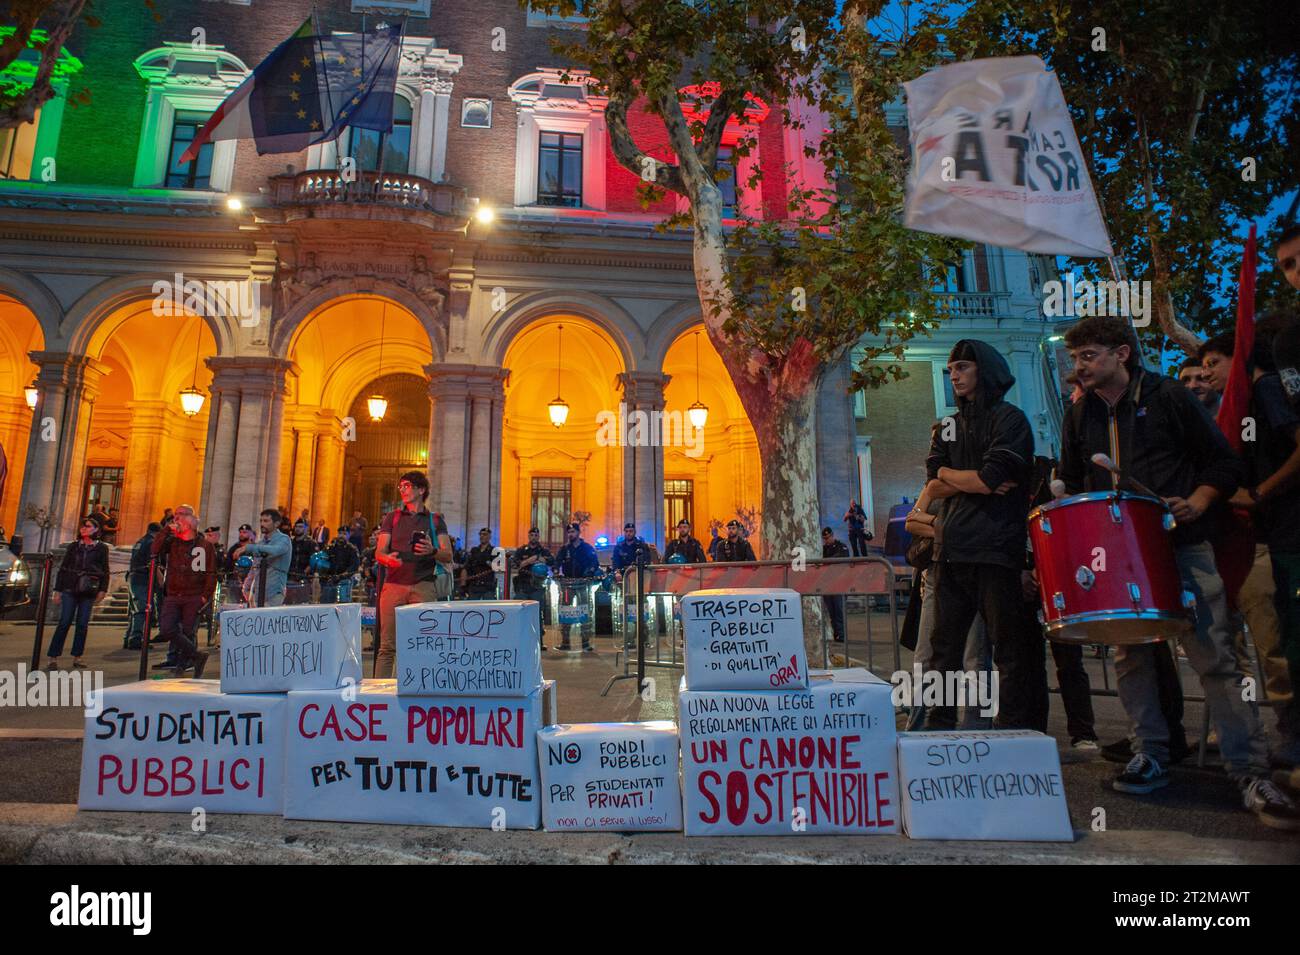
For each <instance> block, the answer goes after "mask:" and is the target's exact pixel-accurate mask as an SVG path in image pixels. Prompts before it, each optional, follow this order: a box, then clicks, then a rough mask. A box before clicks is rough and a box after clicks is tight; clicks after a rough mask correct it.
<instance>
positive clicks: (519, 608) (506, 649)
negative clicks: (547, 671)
mask: <svg viewBox="0 0 1300 955" xmlns="http://www.w3.org/2000/svg"><path fill="white" fill-rule="evenodd" d="M396 617H397V692H398V693H400V694H402V695H403V696H512V697H525V696H528V695H529V694H531V693H532V692H533V691H534V690H535V689H536V688H537V686H538V684H540V683H541V682H542V653H541V637H540V634H539V633H538V629H537V628H538V626H539V624H538V618H537V601H535V600H474V601H465V600H458V601H447V602H441V603H423V604H411V605H408V606H405V607H398V608H397V614H396Z"/></svg>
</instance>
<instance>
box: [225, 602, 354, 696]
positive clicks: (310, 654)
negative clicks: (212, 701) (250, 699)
mask: <svg viewBox="0 0 1300 955" xmlns="http://www.w3.org/2000/svg"><path fill="white" fill-rule="evenodd" d="M360 680H361V605H360V604H355V603H345V604H298V605H295V606H288V607H260V608H253V609H245V610H225V611H222V613H221V690H222V692H223V693H277V692H278V693H284V692H287V691H289V690H329V689H334V688H335V687H340V686H344V685H345V684H347V683H349V682H350V683H352V684H356V683H358V682H360Z"/></svg>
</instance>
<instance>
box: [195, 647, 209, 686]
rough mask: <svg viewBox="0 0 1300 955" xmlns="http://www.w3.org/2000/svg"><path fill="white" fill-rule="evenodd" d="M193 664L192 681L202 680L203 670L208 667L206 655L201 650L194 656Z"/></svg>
mask: <svg viewBox="0 0 1300 955" xmlns="http://www.w3.org/2000/svg"><path fill="white" fill-rule="evenodd" d="M193 663H194V679H196V680H202V679H203V668H204V667H205V666H207V665H208V655H207V653H206V652H204V651H203V650H200V651H199V652H198V653H196V654H195V655H194V660H193Z"/></svg>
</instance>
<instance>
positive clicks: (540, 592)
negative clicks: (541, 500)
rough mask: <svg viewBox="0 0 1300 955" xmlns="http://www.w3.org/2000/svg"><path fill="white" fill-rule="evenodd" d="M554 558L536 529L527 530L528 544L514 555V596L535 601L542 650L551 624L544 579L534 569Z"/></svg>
mask: <svg viewBox="0 0 1300 955" xmlns="http://www.w3.org/2000/svg"><path fill="white" fill-rule="evenodd" d="M553 559H554V558H553V557H552V556H551V552H550V551H549V550H547V549H546V548H545V547H544V546H543V545H542V533H541V531H539V530H538V529H537V528H536V527H530V528H528V543H527V544H525V545H524V546H523V547H520V548H518V549H517V550H516V551H515V554H514V563H515V566H516V567H517V568H518V573H516V574H515V580H514V588H515V596H516V597H517V598H518V599H520V600H536V601H537V612H538V617H539V620H538V623H539V628H540V629H539V632H540V634H541V641H542V648H543V649H545V648H546V625H547V624H548V623H550V622H551V605H550V601H548V600H547V599H546V588H545V583H544V581H545V579H546V578H545V577H544V576H543V575H541V574H539V573H538V572H537V570H536V569H535V568H536V567H538V566H541V567H550V565H551V561H552V560H553Z"/></svg>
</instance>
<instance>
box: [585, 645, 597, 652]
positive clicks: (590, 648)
mask: <svg viewBox="0 0 1300 955" xmlns="http://www.w3.org/2000/svg"><path fill="white" fill-rule="evenodd" d="M582 652H583V653H595V652H596V648H595V647H593V646H591V645H590V644H588V645H587V646H585V647H583V648H582Z"/></svg>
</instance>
